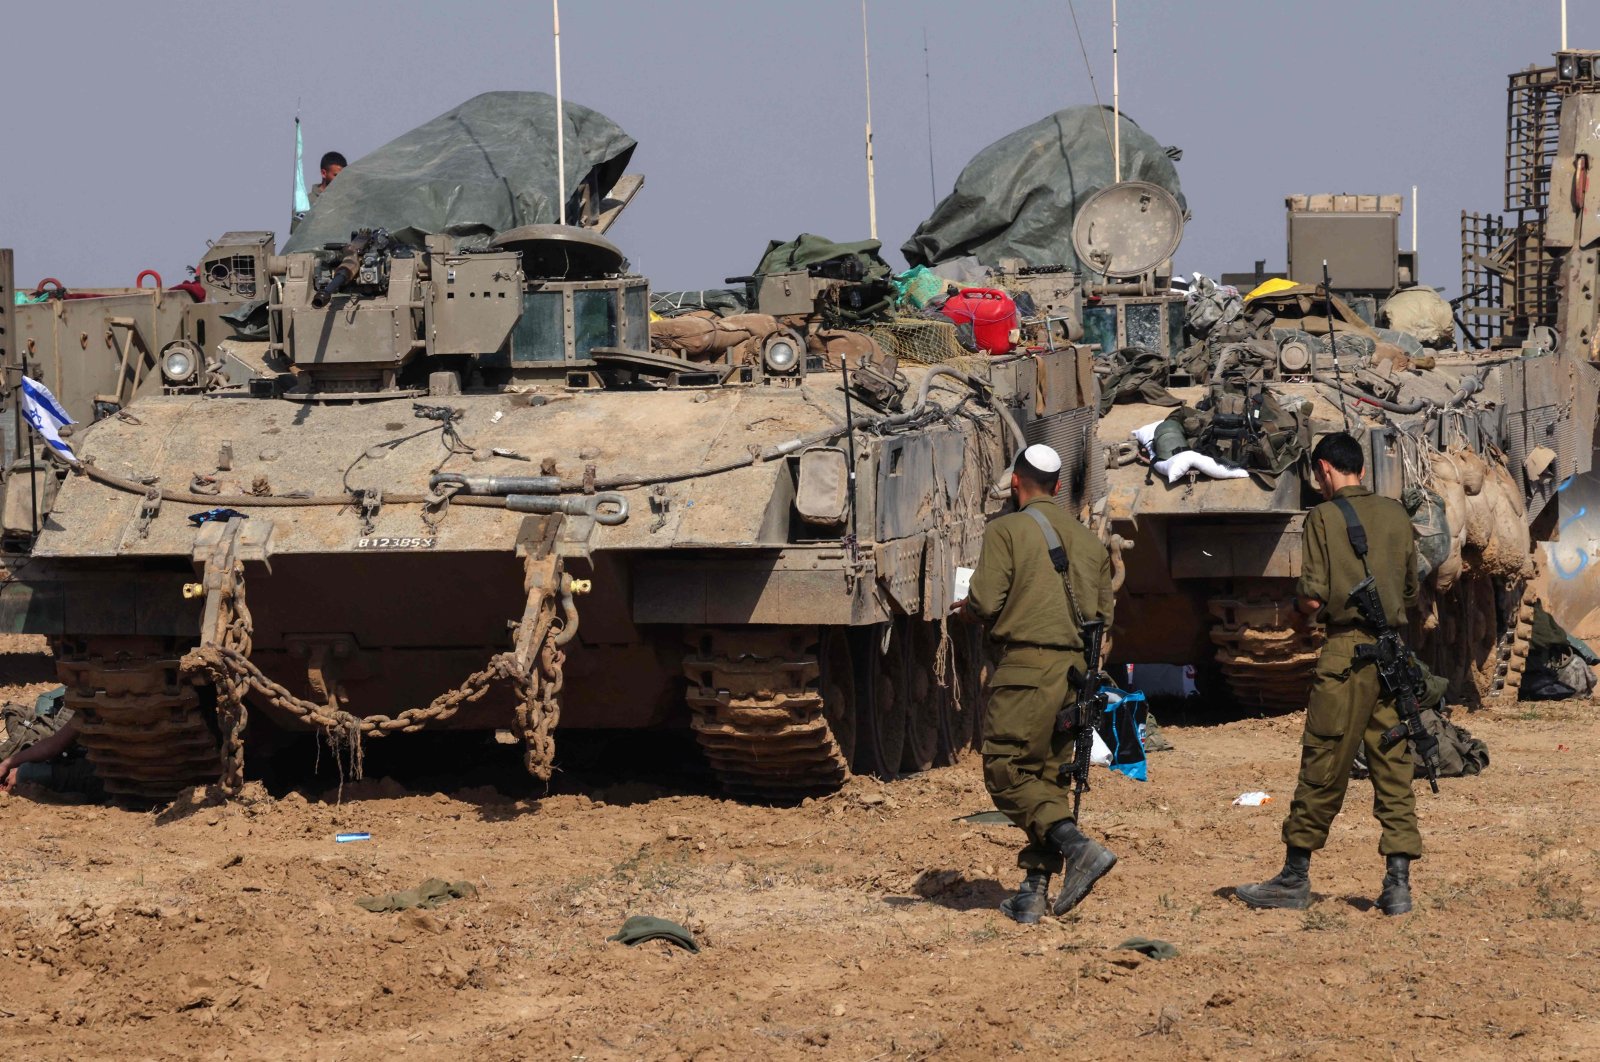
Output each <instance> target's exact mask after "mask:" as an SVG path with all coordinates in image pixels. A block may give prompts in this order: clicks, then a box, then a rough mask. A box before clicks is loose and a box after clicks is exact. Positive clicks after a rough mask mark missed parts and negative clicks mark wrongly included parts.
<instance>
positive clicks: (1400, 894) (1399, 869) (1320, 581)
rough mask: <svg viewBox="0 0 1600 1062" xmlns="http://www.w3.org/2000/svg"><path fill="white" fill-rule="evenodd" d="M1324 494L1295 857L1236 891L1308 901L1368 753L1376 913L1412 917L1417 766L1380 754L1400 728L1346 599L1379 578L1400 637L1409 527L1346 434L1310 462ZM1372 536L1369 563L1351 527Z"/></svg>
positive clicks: (1325, 442) (1313, 538)
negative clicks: (1379, 866) (1358, 763)
mask: <svg viewBox="0 0 1600 1062" xmlns="http://www.w3.org/2000/svg"><path fill="white" fill-rule="evenodd" d="M1311 464H1312V467H1313V469H1314V470H1315V474H1316V478H1317V487H1318V489H1319V490H1320V491H1321V492H1322V496H1323V497H1324V498H1326V499H1327V501H1325V502H1323V503H1322V504H1321V505H1318V506H1317V507H1316V508H1314V509H1312V510H1311V512H1310V513H1309V514H1308V515H1307V516H1306V524H1305V539H1304V543H1305V549H1304V556H1305V560H1304V564H1303V567H1302V569H1301V575H1300V583H1299V586H1298V587H1297V592H1298V593H1299V595H1300V602H1299V604H1300V609H1301V611H1303V612H1306V613H1308V614H1313V615H1315V616H1316V617H1317V618H1318V619H1319V620H1321V621H1322V622H1323V623H1325V624H1326V625H1327V630H1328V640H1327V642H1326V644H1324V645H1323V647H1322V655H1321V656H1320V657H1318V659H1317V673H1316V680H1315V684H1314V685H1313V686H1312V688H1311V700H1310V702H1309V703H1308V704H1307V706H1306V722H1305V733H1304V734H1303V735H1302V737H1301V738H1300V746H1301V747H1300V779H1299V783H1298V784H1297V786H1296V787H1295V793H1294V801H1293V802H1292V803H1291V804H1290V805H1289V817H1288V818H1287V819H1285V820H1284V823H1283V843H1284V845H1285V846H1286V847H1287V849H1288V851H1287V854H1286V855H1285V857H1284V863H1283V870H1281V871H1279V873H1278V876H1277V877H1275V878H1272V879H1270V880H1268V881H1264V882H1262V883H1260V884H1259V885H1240V886H1239V887H1238V890H1237V891H1238V894H1239V898H1240V899H1241V900H1243V901H1244V902H1245V903H1247V904H1249V905H1250V906H1251V907H1287V908H1291V909H1294V910H1301V909H1303V908H1305V907H1307V906H1309V905H1310V903H1311V877H1310V873H1311V853H1312V852H1314V851H1316V850H1317V849H1319V848H1321V847H1322V846H1323V844H1324V843H1325V842H1326V841H1327V839H1328V827H1329V826H1331V825H1332V824H1333V819H1334V816H1335V815H1337V814H1338V813H1339V808H1340V806H1341V805H1342V804H1343V803H1344V795H1345V789H1346V788H1347V787H1348V786H1349V784H1350V765H1351V763H1352V762H1353V761H1354V760H1355V757H1356V752H1357V750H1359V749H1360V748H1361V747H1362V745H1363V744H1364V745H1365V746H1366V750H1367V765H1368V767H1369V768H1370V769H1371V772H1372V813H1373V814H1374V815H1375V816H1376V817H1377V819H1378V822H1379V824H1381V826H1382V827H1383V836H1382V839H1381V840H1380V841H1379V843H1378V851H1379V852H1380V853H1381V854H1382V855H1383V856H1384V858H1385V860H1386V862H1387V867H1386V870H1387V872H1386V873H1385V875H1384V878H1383V891H1382V893H1381V894H1380V895H1379V897H1378V909H1379V910H1381V911H1382V912H1383V913H1384V914H1386V915H1400V914H1405V913H1406V912H1407V911H1409V910H1411V861H1412V860H1413V859H1419V858H1421V856H1422V836H1421V834H1420V833H1419V832H1418V830H1417V805H1416V797H1415V795H1414V794H1413V793H1412V791H1411V780H1412V770H1413V768H1412V758H1411V750H1410V748H1409V747H1408V745H1407V743H1406V742H1404V741H1402V742H1399V743H1398V744H1395V745H1392V746H1391V747H1389V748H1388V749H1384V748H1383V747H1381V745H1380V743H1379V742H1380V739H1381V738H1382V737H1383V735H1384V733H1385V732H1386V731H1388V730H1389V729H1390V728H1391V727H1393V726H1395V725H1396V724H1397V723H1398V722H1399V716H1398V715H1397V713H1396V711H1395V704H1394V698H1393V697H1392V696H1390V695H1389V694H1387V693H1386V692H1385V691H1384V690H1383V689H1382V684H1381V682H1380V680H1379V677H1378V669H1377V667H1376V666H1375V665H1374V664H1373V663H1372V662H1371V661H1370V660H1358V659H1357V658H1356V648H1357V646H1360V645H1362V644H1366V643H1370V642H1372V640H1373V638H1374V633H1375V632H1373V631H1371V630H1369V629H1367V628H1366V627H1364V626H1363V625H1362V622H1361V615H1360V613H1359V612H1358V611H1357V610H1356V607H1355V605H1354V604H1352V603H1351V602H1350V600H1349V596H1350V591H1351V590H1352V589H1354V588H1355V586H1356V584H1357V583H1359V582H1361V581H1362V579H1364V578H1365V577H1366V575H1367V567H1370V568H1371V573H1372V577H1373V580H1374V582H1375V583H1376V584H1377V590H1378V596H1379V598H1380V599H1381V600H1382V602H1383V611H1384V613H1385V615H1386V617H1387V619H1388V620H1389V624H1390V626H1393V627H1397V628H1404V626H1405V621H1406V613H1407V611H1408V610H1410V609H1413V608H1415V607H1416V604H1417V554H1416V548H1415V544H1414V539H1413V531H1412V528H1411V517H1410V516H1409V515H1408V514H1407V513H1406V510H1405V507H1404V506H1402V505H1401V504H1400V503H1399V502H1397V501H1394V500H1393V499H1391V498H1384V497H1380V496H1378V495H1375V494H1373V493H1372V492H1371V491H1370V490H1368V489H1366V488H1365V487H1363V486H1362V485H1361V470H1362V466H1363V457H1362V452H1361V444H1360V443H1358V442H1356V440H1355V439H1354V438H1352V437H1351V436H1350V435H1348V434H1346V433H1344V432H1335V433H1333V434H1331V435H1326V436H1323V438H1322V440H1321V441H1320V442H1318V443H1317V446H1316V449H1314V450H1313V451H1312V452H1311ZM1356 523H1359V526H1360V527H1363V528H1365V529H1366V536H1367V541H1368V543H1369V550H1368V554H1367V558H1368V559H1367V565H1366V566H1364V565H1363V563H1362V560H1361V558H1359V557H1358V556H1357V554H1356V550H1355V548H1354V547H1353V546H1352V545H1351V543H1350V529H1351V527H1352V526H1353V525H1354V524H1356Z"/></svg>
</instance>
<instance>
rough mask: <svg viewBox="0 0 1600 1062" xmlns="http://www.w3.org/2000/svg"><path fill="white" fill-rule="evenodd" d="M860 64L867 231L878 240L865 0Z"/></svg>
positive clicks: (870, 70)
mask: <svg viewBox="0 0 1600 1062" xmlns="http://www.w3.org/2000/svg"><path fill="white" fill-rule="evenodd" d="M861 63H862V66H863V67H864V68H865V70H866V72H867V231H868V233H869V234H870V235H871V237H872V238H873V239H874V240H876V239H877V238H878V184H877V179H876V177H875V176H874V174H873V171H872V56H871V55H870V54H869V53H868V51H867V0H861Z"/></svg>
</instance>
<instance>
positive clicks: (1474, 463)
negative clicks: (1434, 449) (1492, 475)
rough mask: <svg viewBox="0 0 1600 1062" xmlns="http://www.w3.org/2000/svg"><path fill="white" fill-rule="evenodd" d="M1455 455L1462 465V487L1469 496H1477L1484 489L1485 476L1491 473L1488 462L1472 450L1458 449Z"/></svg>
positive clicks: (1457, 461) (1458, 462)
mask: <svg viewBox="0 0 1600 1062" xmlns="http://www.w3.org/2000/svg"><path fill="white" fill-rule="evenodd" d="M1453 456H1454V457H1455V459H1456V463H1457V464H1458V465H1459V466H1460V467H1461V486H1462V488H1463V489H1464V490H1465V491H1466V492H1467V495H1468V496H1469V497H1476V496H1477V495H1478V494H1479V493H1481V492H1482V490H1483V480H1484V477H1485V476H1487V475H1488V474H1489V465H1488V463H1487V462H1486V461H1484V459H1483V457H1482V456H1481V455H1479V454H1478V453H1476V452H1474V451H1472V450H1457V451H1455V452H1454V455H1453Z"/></svg>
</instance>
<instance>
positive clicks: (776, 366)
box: [761, 332, 802, 373]
mask: <svg viewBox="0 0 1600 1062" xmlns="http://www.w3.org/2000/svg"><path fill="white" fill-rule="evenodd" d="M801 349H802V348H801V343H800V338H799V337H798V336H796V335H795V334H794V333H792V332H775V333H773V335H772V336H770V337H769V338H768V339H767V342H766V345H765V346H764V347H762V348H761V360H762V362H763V363H764V364H765V365H766V367H767V371H768V372H772V373H791V372H794V371H795V370H796V369H797V368H798V367H799V365H800V352H801Z"/></svg>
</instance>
